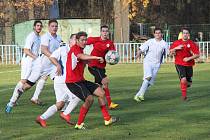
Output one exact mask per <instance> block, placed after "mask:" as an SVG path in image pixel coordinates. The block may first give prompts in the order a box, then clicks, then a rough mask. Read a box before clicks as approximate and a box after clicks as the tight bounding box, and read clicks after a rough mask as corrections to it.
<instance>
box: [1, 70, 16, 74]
mask: <svg viewBox="0 0 210 140" xmlns="http://www.w3.org/2000/svg"><path fill="white" fill-rule="evenodd" d="M17 71H20V70H13V71H1V72H0V73H8V72H17Z"/></svg>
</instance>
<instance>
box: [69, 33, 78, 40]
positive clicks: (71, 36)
mask: <svg viewBox="0 0 210 140" xmlns="http://www.w3.org/2000/svg"><path fill="white" fill-rule="evenodd" d="M75 35H77V34H71V35H70V37H69V38H70V39H72V38H73V36H75Z"/></svg>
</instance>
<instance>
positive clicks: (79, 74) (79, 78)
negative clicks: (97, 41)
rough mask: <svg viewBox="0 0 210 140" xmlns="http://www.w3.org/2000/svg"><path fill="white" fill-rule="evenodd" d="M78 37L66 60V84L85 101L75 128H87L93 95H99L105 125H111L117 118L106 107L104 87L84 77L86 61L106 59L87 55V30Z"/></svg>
mask: <svg viewBox="0 0 210 140" xmlns="http://www.w3.org/2000/svg"><path fill="white" fill-rule="evenodd" d="M76 39H77V43H76V44H75V45H74V46H72V47H71V49H70V51H69V53H68V57H67V62H66V72H67V73H66V85H67V87H68V88H69V90H70V91H71V92H72V93H73V94H74V95H76V96H77V97H78V98H80V99H81V100H83V101H84V103H83V105H82V106H81V108H80V114H79V118H78V122H77V124H76V126H75V128H76V129H85V127H84V119H85V116H86V114H87V112H88V110H89V108H90V107H91V105H92V103H93V95H95V96H97V97H98V102H99V105H100V107H101V112H102V114H103V117H104V122H105V125H110V124H112V123H114V122H116V121H117V119H116V118H114V117H111V116H110V115H109V112H108V110H107V108H106V102H105V99H104V91H103V89H102V88H101V87H100V86H99V85H98V84H96V83H93V82H90V81H87V80H85V78H84V68H85V63H86V62H85V61H87V60H97V61H99V63H103V62H104V59H103V58H102V57H98V56H90V55H85V54H84V53H83V49H84V48H85V45H86V42H87V34H86V33H85V32H79V33H77V35H76Z"/></svg>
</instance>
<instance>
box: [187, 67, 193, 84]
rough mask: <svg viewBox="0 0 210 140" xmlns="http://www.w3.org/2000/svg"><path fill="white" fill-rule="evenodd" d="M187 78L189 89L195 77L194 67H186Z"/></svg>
mask: <svg viewBox="0 0 210 140" xmlns="http://www.w3.org/2000/svg"><path fill="white" fill-rule="evenodd" d="M186 72H187V73H186V78H187V87H191V86H192V77H193V67H192V66H189V67H186Z"/></svg>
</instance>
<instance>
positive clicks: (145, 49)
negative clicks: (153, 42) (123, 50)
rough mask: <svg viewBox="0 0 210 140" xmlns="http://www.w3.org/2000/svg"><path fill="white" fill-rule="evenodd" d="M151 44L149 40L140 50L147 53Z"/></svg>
mask: <svg viewBox="0 0 210 140" xmlns="http://www.w3.org/2000/svg"><path fill="white" fill-rule="evenodd" d="M149 43H150V40H147V41H146V42H145V43H143V44H142V45H141V46H140V47H139V49H140V50H141V51H142V52H146V51H147V50H148V49H149Z"/></svg>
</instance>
